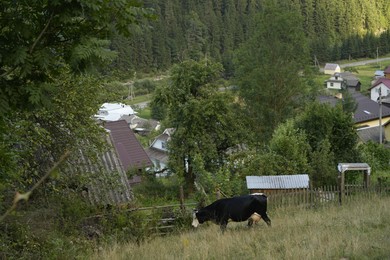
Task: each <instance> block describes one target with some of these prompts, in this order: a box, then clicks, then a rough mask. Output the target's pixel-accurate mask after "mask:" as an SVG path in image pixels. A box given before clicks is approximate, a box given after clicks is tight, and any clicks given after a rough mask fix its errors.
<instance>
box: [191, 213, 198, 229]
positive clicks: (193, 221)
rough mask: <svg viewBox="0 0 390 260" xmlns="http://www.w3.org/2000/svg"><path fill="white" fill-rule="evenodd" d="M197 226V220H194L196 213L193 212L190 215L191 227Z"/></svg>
mask: <svg viewBox="0 0 390 260" xmlns="http://www.w3.org/2000/svg"><path fill="white" fill-rule="evenodd" d="M198 225H199V221H198V219H197V218H196V213H195V212H194V213H193V214H192V226H193V227H198Z"/></svg>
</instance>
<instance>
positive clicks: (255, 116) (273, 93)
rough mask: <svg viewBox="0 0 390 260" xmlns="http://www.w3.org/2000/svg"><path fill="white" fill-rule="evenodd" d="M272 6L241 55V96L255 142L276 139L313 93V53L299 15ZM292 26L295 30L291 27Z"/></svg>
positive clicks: (286, 7) (237, 71)
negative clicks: (275, 134) (308, 81)
mask: <svg viewBox="0 0 390 260" xmlns="http://www.w3.org/2000/svg"><path fill="white" fill-rule="evenodd" d="M281 2H283V3H284V4H283V3H279V4H278V3H277V1H270V2H269V4H268V5H266V6H264V9H263V10H262V11H261V12H260V14H259V17H258V20H257V23H258V24H261V25H262V26H258V27H257V28H256V29H255V31H254V32H253V35H252V36H251V37H250V38H249V40H248V41H246V42H245V43H243V44H242V45H241V47H240V48H239V49H238V51H237V53H236V55H235V80H236V82H237V85H238V90H239V91H238V92H239V95H240V97H241V98H242V99H243V102H244V104H245V107H246V111H247V116H248V117H249V118H250V119H251V120H252V122H253V126H254V133H255V139H256V140H257V141H259V142H263V143H264V142H267V141H269V140H270V138H271V135H272V132H273V130H274V129H275V128H276V126H277V125H278V124H279V123H281V122H283V121H284V120H285V119H287V118H289V117H291V116H293V115H294V111H295V108H296V107H297V106H299V104H301V103H302V100H303V99H302V98H303V97H304V96H305V93H307V92H308V87H307V86H306V84H305V83H306V82H305V81H304V77H305V76H308V75H307V74H308V73H309V72H308V70H306V68H307V64H308V62H307V61H308V58H309V52H308V48H307V40H306V37H305V35H304V33H303V30H302V27H301V26H302V21H301V16H300V14H299V10H297V9H296V7H294V6H291V5H289V4H285V1H281ZM286 24H289V26H286Z"/></svg>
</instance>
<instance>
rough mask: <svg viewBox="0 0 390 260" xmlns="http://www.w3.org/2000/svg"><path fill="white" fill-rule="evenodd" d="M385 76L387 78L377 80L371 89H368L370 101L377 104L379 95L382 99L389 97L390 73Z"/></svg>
mask: <svg viewBox="0 0 390 260" xmlns="http://www.w3.org/2000/svg"><path fill="white" fill-rule="evenodd" d="M387 75H388V76H389V78H386V77H385V78H379V79H378V80H377V81H376V82H375V83H374V84H373V85H372V87H371V88H369V91H370V97H371V100H373V101H375V102H378V100H379V95H381V96H382V98H383V97H385V96H388V95H390V73H389V74H387Z"/></svg>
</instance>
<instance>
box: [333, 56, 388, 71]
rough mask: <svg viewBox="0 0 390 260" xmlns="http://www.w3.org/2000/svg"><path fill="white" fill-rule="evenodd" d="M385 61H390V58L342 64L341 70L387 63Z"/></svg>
mask: <svg viewBox="0 0 390 260" xmlns="http://www.w3.org/2000/svg"><path fill="white" fill-rule="evenodd" d="M385 60H390V57H388V58H380V59H372V60H362V61H356V62H351V63H345V64H340V68H346V67H355V66H363V65H366V64H371V63H377V62H381V61H385Z"/></svg>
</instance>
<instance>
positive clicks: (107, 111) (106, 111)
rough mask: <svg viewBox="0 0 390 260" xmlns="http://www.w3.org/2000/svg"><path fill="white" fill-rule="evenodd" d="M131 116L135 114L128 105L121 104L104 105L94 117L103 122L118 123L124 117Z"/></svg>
mask: <svg viewBox="0 0 390 260" xmlns="http://www.w3.org/2000/svg"><path fill="white" fill-rule="evenodd" d="M133 114H136V112H135V111H134V110H133V109H132V108H131V106H129V105H125V104H122V103H104V104H103V105H102V106H101V107H100V109H99V111H98V112H97V114H96V115H95V116H94V117H95V118H96V119H100V120H103V121H118V120H120V119H121V117H122V116H124V115H133Z"/></svg>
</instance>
